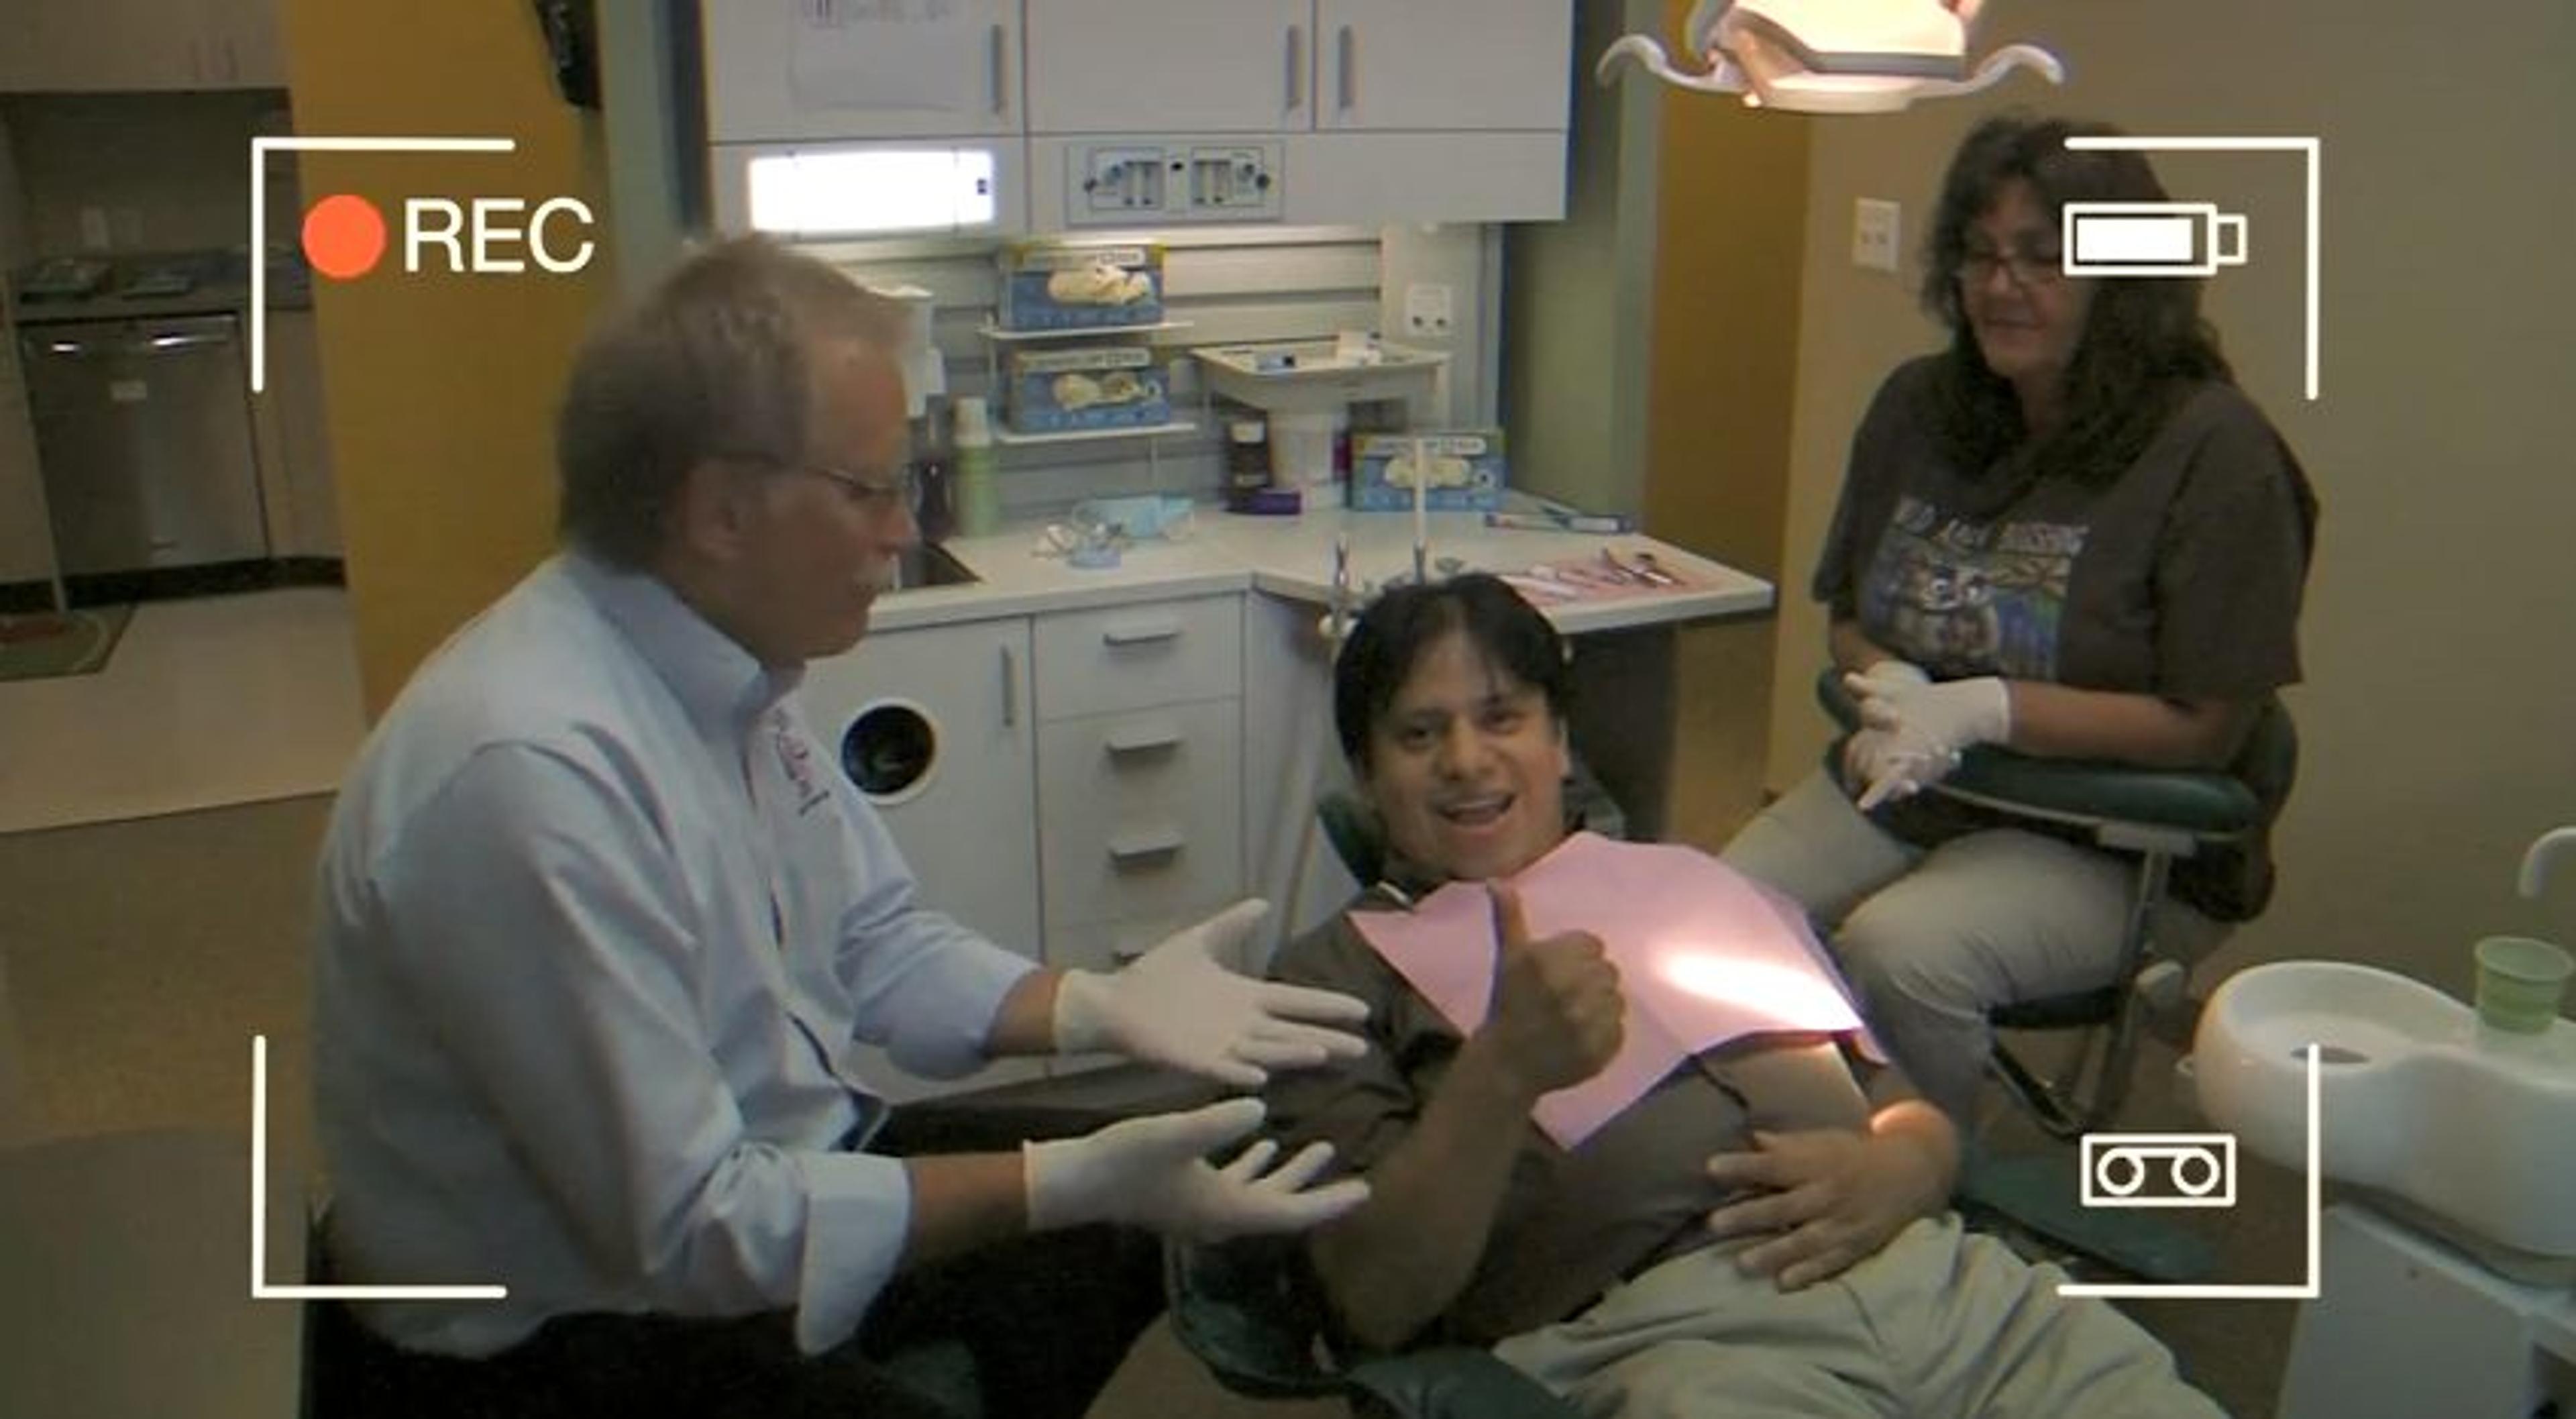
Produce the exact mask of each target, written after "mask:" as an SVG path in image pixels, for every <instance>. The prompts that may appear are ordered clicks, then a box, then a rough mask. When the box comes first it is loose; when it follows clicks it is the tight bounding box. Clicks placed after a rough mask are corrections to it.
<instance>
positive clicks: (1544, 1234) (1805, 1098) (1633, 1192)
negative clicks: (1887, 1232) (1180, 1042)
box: [1264, 895, 1870, 1345]
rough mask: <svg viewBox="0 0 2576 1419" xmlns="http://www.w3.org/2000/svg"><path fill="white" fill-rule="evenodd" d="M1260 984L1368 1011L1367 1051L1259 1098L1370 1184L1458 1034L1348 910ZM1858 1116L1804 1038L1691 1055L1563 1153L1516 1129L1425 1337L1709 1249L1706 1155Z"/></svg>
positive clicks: (1710, 1188) (1579, 1301)
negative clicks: (1472, 1242) (1760, 1133)
mask: <svg viewBox="0 0 2576 1419" xmlns="http://www.w3.org/2000/svg"><path fill="white" fill-rule="evenodd" d="M1362 905H1364V906H1367V907H1368V908H1369V909H1372V910H1376V909H1381V908H1388V907H1392V906H1394V905H1395V899H1394V898H1392V897H1388V896H1383V895H1373V896H1372V897H1370V898H1364V899H1363V901H1362ZM1271 974H1272V975H1273V976H1274V977H1276V978H1277V979H1280V980H1285V981H1292V982H1295V983H1297V984H1300V985H1312V986H1320V987H1322V988H1324V989H1327V990H1338V991H1342V992H1345V993H1348V994H1351V995H1355V996H1358V997H1359V998H1360V999H1362V1000H1365V1001H1367V1002H1368V1006H1369V1018H1368V1024H1367V1026H1366V1033H1367V1036H1368V1044H1369V1048H1368V1052H1367V1053H1366V1054H1365V1055H1363V1056H1362V1057H1360V1058H1358V1059H1356V1060H1351V1061H1336V1062H1334V1063H1332V1064H1329V1065H1326V1066H1324V1067H1322V1068H1319V1069H1305V1070H1286V1071H1282V1072H1280V1073H1278V1074H1276V1075H1274V1076H1272V1079H1271V1083H1270V1086H1269V1088H1268V1089H1267V1090H1266V1091H1265V1093H1264V1098H1265V1100H1266V1101H1267V1103H1268V1105H1269V1109H1270V1125H1271V1131H1272V1132H1273V1133H1274V1134H1275V1135H1277V1136H1278V1137H1279V1138H1280V1139H1281V1140H1282V1141H1283V1143H1284V1145H1285V1146H1286V1147H1287V1148H1288V1149H1289V1150H1291V1151H1293V1150H1294V1149H1295V1148H1298V1147H1302V1146H1304V1145H1305V1144H1307V1143H1310V1142H1313V1141H1316V1140H1318V1139H1321V1140H1323V1141H1325V1142H1328V1143H1331V1144H1332V1145H1333V1148H1334V1151H1335V1153H1336V1155H1337V1157H1338V1159H1339V1161H1340V1162H1341V1163H1342V1164H1343V1165H1344V1166H1345V1167H1346V1168H1347V1169H1348V1170H1350V1171H1352V1172H1356V1173H1362V1174H1365V1173H1367V1172H1368V1171H1369V1170H1370V1169H1372V1168H1374V1167H1376V1166H1377V1164H1378V1162H1379V1161H1380V1160H1381V1159H1383V1158H1385V1157H1386V1156H1387V1154H1388V1153H1390V1152H1392V1151H1393V1150H1394V1149H1395V1147H1396V1145H1397V1144H1399V1143H1401V1142H1403V1140H1404V1137H1405V1135H1406V1134H1407V1133H1408V1132H1409V1131H1410V1130H1411V1129H1412V1126H1413V1124H1414V1122H1415V1120H1417V1119H1418V1118H1420V1117H1421V1114H1422V1111H1423V1109H1424V1108H1425V1107H1426V1106H1427V1105H1428V1103H1429V1102H1430V1099H1431V1096H1432V1093H1433V1091H1435V1090H1436V1089H1438V1088H1439V1087H1440V1081H1441V1078H1442V1076H1443V1075H1445V1074H1446V1073H1447V1072H1448V1068H1449V1065H1450V1063H1451V1061H1452V1060H1454V1059H1455V1058H1456V1056H1457V1053H1458V1047H1459V1045H1460V1044H1461V1043H1462V1042H1463V1041H1462V1040H1461V1038H1460V1036H1459V1033H1458V1031H1456V1030H1455V1029H1453V1028H1451V1026H1450V1024H1449V1022H1448V1021H1447V1020H1445V1019H1443V1018H1442V1017H1441V1015H1440V1012H1439V1011H1438V1010H1437V1009H1435V1008H1434V1007H1433V1006H1432V1004H1431V1002H1429V1001H1428V1000H1425V999H1424V998H1423V997H1422V996H1421V995H1420V994H1419V993H1418V992H1416V991H1415V990H1414V989H1413V987H1412V985H1411V984H1410V983H1408V982H1407V981H1406V980H1405V979H1404V977H1403V976H1402V975H1400V974H1398V973H1397V971H1396V970H1395V968H1394V967H1393V966H1390V965H1388V964H1387V962H1386V959H1385V958H1384V957H1382V956H1380V955H1379V954H1378V953H1377V951H1376V949H1375V948H1374V947H1372V946H1370V945H1369V944H1368V941H1367V940H1366V939H1365V938H1363V937H1362V936H1361V935H1360V934H1359V932H1358V930H1357V929H1356V928H1354V927H1353V926H1351V925H1350V919H1349V916H1348V914H1347V913H1346V914H1344V915H1343V916H1341V917H1337V918H1335V919H1334V920H1333V921H1332V922H1330V923H1328V924H1326V925H1325V926H1323V927H1321V928H1319V929H1317V930H1316V931H1314V932H1311V933H1309V934H1308V935H1306V936H1305V937H1303V938H1301V939H1299V940H1297V941H1296V942H1293V943H1292V944H1290V945H1289V946H1288V948H1287V949H1286V950H1284V951H1282V952H1281V953H1280V955H1279V957H1278V959H1277V960H1275V961H1274V962H1273V963H1272V965H1271ZM1869 1112H1870V1109H1869V1104H1868V1101H1867V1099H1866V1097H1865V1096H1864V1095H1863V1093H1862V1091H1861V1088H1860V1085H1859V1084H1858V1083H1857V1082H1855V1080H1854V1078H1853V1074H1852V1069H1851V1067H1850V1066H1849V1065H1848V1064H1847V1063H1846V1062H1845V1060H1844V1056H1843V1054H1842V1052H1841V1050H1840V1049H1839V1048H1838V1047H1837V1046H1836V1044H1835V1043H1834V1042H1833V1041H1831V1040H1822V1041H1819V1040H1817V1039H1815V1038H1814V1037H1801V1038H1796V1039H1780V1038H1770V1039H1754V1040H1748V1041H1742V1042H1739V1043H1738V1044H1736V1045H1733V1046H1729V1047H1726V1048H1721V1049H1718V1050H1712V1051H1710V1052H1709V1053H1707V1054H1705V1055H1702V1056H1700V1057H1699V1058H1698V1059H1695V1060H1692V1061H1689V1062H1687V1063H1685V1064H1683V1065H1681V1066H1680V1067H1678V1068H1676V1069H1675V1070H1674V1071H1673V1072H1672V1073H1671V1074H1669V1075H1667V1076H1666V1077H1665V1078H1664V1079H1663V1080H1662V1082H1660V1083H1658V1084H1657V1085H1656V1086H1655V1087H1654V1088H1653V1089H1651V1090H1649V1091H1648V1092H1647V1094H1646V1095H1645V1097H1643V1098H1641V1099H1639V1100H1638V1101H1637V1102H1636V1103H1635V1104H1633V1105H1631V1106H1629V1107H1628V1109H1627V1110H1625V1111H1624V1112H1622V1113H1620V1114H1618V1115H1617V1116H1616V1117H1614V1118H1612V1119H1611V1120H1610V1121H1609V1122H1608V1123H1606V1124H1604V1125H1602V1127H1601V1128H1600V1130H1599V1131H1597V1132H1595V1133H1594V1134H1593V1135H1592V1136H1591V1137H1589V1138H1587V1139H1585V1140H1584V1141H1583V1144H1582V1146H1581V1147H1579V1148H1576V1149H1573V1150H1572V1151H1570V1152H1569V1151H1567V1150H1566V1149H1563V1148H1560V1147H1558V1146H1557V1145H1556V1143H1555V1142H1554V1141H1553V1140H1551V1139H1550V1138H1549V1137H1548V1136H1547V1134H1546V1133H1544V1132H1543V1131H1541V1130H1540V1129H1539V1128H1538V1126H1537V1125H1536V1124H1535V1123H1524V1124H1523V1125H1522V1130H1523V1137H1522V1141H1521V1147H1520V1152H1519V1154H1518V1156H1517V1157H1516V1158H1515V1159H1514V1160H1513V1164H1512V1175H1511V1179H1510V1181H1509V1183H1508V1184H1507V1185H1506V1187H1505V1191H1504V1195H1503V1202H1502V1207H1501V1210H1500V1212H1499V1213H1498V1214H1497V1216H1496V1218H1495V1222H1494V1228H1493V1231H1492V1232H1491V1233H1490V1234H1489V1235H1488V1236H1487V1237H1486V1240H1485V1250H1484V1254H1483V1256H1482V1257H1481V1258H1479V1260H1478V1261H1477V1264H1476V1269H1475V1272H1474V1274H1473V1275H1472V1276H1471V1277H1470V1278H1469V1280H1468V1282H1467V1285H1466V1288H1465V1289H1464V1290H1463V1291H1461V1292H1460V1293H1459V1295H1458V1297H1457V1298H1456V1299H1455V1300H1454V1301H1452V1302H1451V1303H1450V1306H1449V1309H1448V1310H1447V1311H1446V1312H1445V1313H1444V1314H1443V1315H1442V1317H1441V1318H1440V1320H1439V1321H1438V1322H1436V1323H1435V1324H1434V1326H1433V1327H1432V1329H1431V1331H1430V1332H1428V1333H1427V1335H1426V1337H1425V1338H1426V1339H1438V1340H1449V1341H1456V1342H1460V1343H1466V1344H1477V1345H1483V1344H1490V1343H1492V1342H1493V1341H1496V1340H1499V1339H1501V1338H1502V1337H1504V1336H1506V1335H1511V1334H1515V1333H1518V1332H1520V1331H1524V1330H1528V1329H1530V1328H1532V1327H1535V1326H1540V1325H1545V1324H1548V1323H1549V1322H1552V1321H1558V1320H1562V1319H1564V1318H1566V1317H1567V1316H1570V1315H1573V1314H1574V1313H1575V1312H1577V1311H1579V1310H1581V1309H1583V1308H1584V1307H1585V1306H1587V1305H1589V1304H1591V1303H1592V1301H1593V1300H1594V1299H1596V1298H1597V1297H1599V1296H1600V1294H1601V1293H1602V1292H1603V1291H1604V1290H1606V1289H1608V1287H1609V1286H1610V1284H1611V1283H1612V1282H1614V1281H1616V1280H1619V1279H1620V1278H1622V1277H1626V1276H1633V1275H1635V1274H1636V1273H1638V1272H1640V1271H1643V1270H1645V1269H1646V1268H1647V1267H1649V1266H1652V1265H1654V1264H1655V1263H1657V1262H1660V1261H1663V1260H1666V1259H1668V1258H1670V1257H1674V1256H1679V1255H1681V1254H1682V1253H1684V1252H1688V1251H1692V1250H1695V1249H1697V1248H1699V1247H1702V1246H1706V1245H1708V1244H1709V1243H1710V1242H1711V1241H1712V1240H1713V1238H1711V1236H1710V1235H1709V1232H1708V1229H1707V1227H1706V1225H1705V1223H1706V1219H1707V1216H1708V1214H1709V1212H1710V1211H1712V1210H1714V1209H1715V1208H1716V1207H1717V1206H1718V1205H1719V1204H1720V1203H1722V1202H1724V1201H1725V1200H1726V1196H1727V1195H1726V1194H1725V1193H1723V1192H1721V1191H1720V1190H1719V1189H1718V1188H1717V1187H1716V1185H1715V1184H1713V1183H1711V1182H1710V1181H1709V1178H1708V1175H1707V1172H1706V1165H1707V1162H1708V1159H1709V1157H1710V1155H1711V1154H1715V1153H1724V1152H1737V1151H1742V1150H1744V1149H1747V1148H1749V1147H1751V1146H1752V1144H1751V1130H1752V1129H1754V1128H1761V1129H1765V1130H1770V1129H1791V1128H1821V1127H1830V1126H1835V1125H1842V1126H1848V1127H1852V1128H1866V1127H1867V1126H1868V1119H1869Z"/></svg>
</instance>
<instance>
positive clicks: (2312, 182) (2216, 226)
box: [2064, 134, 2325, 403]
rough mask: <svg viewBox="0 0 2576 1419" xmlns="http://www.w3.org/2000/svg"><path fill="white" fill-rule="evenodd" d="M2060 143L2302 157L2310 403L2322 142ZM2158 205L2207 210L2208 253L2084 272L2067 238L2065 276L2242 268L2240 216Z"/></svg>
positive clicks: (2093, 139)
mask: <svg viewBox="0 0 2576 1419" xmlns="http://www.w3.org/2000/svg"><path fill="white" fill-rule="evenodd" d="M2066 146H2067V147H2068V148H2069V149H2070V150H2074V151H2086V150H2092V151H2100V150H2106V149H2125V150H2128V151H2132V152H2166V153H2300V154H2304V155H2305V156H2306V159H2307V163H2306V167H2307V178H2308V271H2307V275H2308V315H2307V359H2308V372H2307V385H2306V392H2307V396H2308V402H2310V403H2315V402H2316V399H2317V390H2318V384H2317V289H2318V280H2317V269H2318V267H2317V259H2318V258H2317V253H2318V249H2319V247H2320V245H2321V241H2320V238H2321V235H2322V232H2321V228H2322V227H2323V225H2324V212H2323V206H2324V202H2323V199H2322V197H2321V195H2320V191H2321V189H2320V186H2319V181H2318V176H2317V174H2318V169H2319V168H2320V167H2321V166H2322V165H2323V163H2324V156H2325V154H2324V149H2325V143H2324V141H2323V140H2322V139H2318V138H2313V137H2309V138H2297V137H2277V138H2264V137H2254V138H2191V137H2174V136H2160V137H2132V136H2130V135H2128V134H2120V135H2117V136H2083V137H2071V138H2068V139H2067V140H2066ZM2070 205H2072V204H2070ZM2097 205H2110V204H2097ZM2161 205H2162V207H2163V208H2165V209H2180V208H2184V207H2198V208H2201V209H2202V210H2204V211H2206V212H2207V213H2208V214H2209V221H2210V224H2211V241H2210V246H2209V249H2208V252H2207V254H2206V256H2205V257H2204V258H2203V259H2202V260H2201V261H2199V262H2197V263H2193V264H2188V265H2185V264H2167V265H2162V266H2161V268H2160V269H2151V268H2150V267H2149V266H2145V265H2130V266H2123V267H2120V268H2118V269H2116V270H2114V269H2109V268H2105V267H2100V266H2096V267H2094V268H2092V269H2089V270H2086V269H2079V268H2078V264H2077V257H2076V248H2075V244H2074V243H2073V242H2072V241H2070V242H2068V243H2066V246H2065V251H2066V256H2065V258H2064V259H2065V261H2066V266H2065V268H2064V269H2065V271H2066V274H2068V275H2070V276H2100V275H2115V274H2116V275H2140V276H2206V275H2208V274H2209V273H2210V272H2211V271H2212V270H2214V269H2215V268H2217V267H2219V266H2242V265H2244V264H2245V219H2244V218H2242V217H2237V216H2225V217H2222V216H2219V215H2218V214H2217V212H2216V209H2215V208H2209V207H2206V205H2205V204H2193V203H2169V204H2161ZM2074 221H2075V216H2074V214H2073V213H2069V214H2068V218H2067V222H2068V227H2067V230H2068V233H2069V234H2070V235H2072V233H2073V231H2074ZM2229 230H2232V231H2233V232H2234V234H2235V247H2234V250H2233V252H2232V253H2231V252H2229V251H2228V250H2227V249H2226V248H2225V247H2224V245H2223V244H2222V243H2223V241H2224V237H2223V232H2225V231H2229Z"/></svg>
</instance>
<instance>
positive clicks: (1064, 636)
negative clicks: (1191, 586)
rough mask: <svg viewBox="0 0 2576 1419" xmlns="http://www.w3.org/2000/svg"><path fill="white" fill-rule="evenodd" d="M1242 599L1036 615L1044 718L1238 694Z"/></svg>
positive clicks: (1210, 598) (1220, 598)
mask: <svg viewBox="0 0 2576 1419" xmlns="http://www.w3.org/2000/svg"><path fill="white" fill-rule="evenodd" d="M1242 636H1243V598H1242V597H1240V596H1236V595H1230V594H1229V595H1219V596H1202V597H1197V598H1194V599H1192V600H1187V601H1157V602H1151V603H1148V604H1143V605H1136V606H1117V607H1112V608H1110V609H1108V610H1105V611H1077V612H1067V613H1065V614H1062V615H1055V616H1046V617H1042V618H1040V620H1039V621H1038V627H1037V661H1038V707H1039V710H1040V712H1041V713H1043V714H1044V715H1045V716H1046V717H1047V718H1048V719H1051V720H1052V719H1065V718H1070V717H1073V716H1076V715H1089V714H1101V713H1105V712H1107V711H1111V710H1126V709H1139V708H1143V707H1145V706H1148V705H1159V704H1171V703H1179V702H1183V701H1189V700H1209V699H1218V698H1221V697H1230V696H1236V695H1240V694H1242V693H1243V649H1242Z"/></svg>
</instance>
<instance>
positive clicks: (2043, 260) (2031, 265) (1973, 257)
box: [1959, 246, 2066, 287]
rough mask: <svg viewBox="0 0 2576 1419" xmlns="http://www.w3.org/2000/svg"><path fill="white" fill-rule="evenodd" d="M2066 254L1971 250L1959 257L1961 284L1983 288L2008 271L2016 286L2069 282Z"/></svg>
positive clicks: (2047, 249) (2046, 250)
mask: <svg viewBox="0 0 2576 1419" xmlns="http://www.w3.org/2000/svg"><path fill="white" fill-rule="evenodd" d="M2065 261H2066V254H2065V252H2064V251H2062V250H2061V249H2059V248H2057V247H2054V246H2049V247H2042V248H2040V249H2039V250H2036V251H1990V250H1987V249H1986V248H1983V247H1975V246H1972V247H1969V248H1968V249H1967V250H1966V251H1965V252H1963V253H1961V254H1960V257H1959V282H1960V284H1962V285H1966V286H1982V285H1984V284H1986V283H1987V282H1988V281H1991V280H1993V279H1994V276H1995V273H1996V272H1997V271H2004V272H2008V273H2010V274H2011V276H2012V281H2013V284H2014V285H2016V286H2025V287H2027V286H2045V285H2051V284H2054V283H2056V282H2058V281H2062V280H2065V279H2066V266H2065Z"/></svg>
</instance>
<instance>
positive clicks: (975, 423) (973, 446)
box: [954, 394, 1002, 537]
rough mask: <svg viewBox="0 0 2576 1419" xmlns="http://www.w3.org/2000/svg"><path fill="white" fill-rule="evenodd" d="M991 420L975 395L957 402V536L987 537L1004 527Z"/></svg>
mask: <svg viewBox="0 0 2576 1419" xmlns="http://www.w3.org/2000/svg"><path fill="white" fill-rule="evenodd" d="M998 461H999V459H998V455H997V454H996V453H995V451H994V448H993V421H992V416H991V414H990V413H988V412H987V411H986V409H985V406H984V401H983V400H981V399H978V398H976V397H975V396H973V395H971V394H970V395H963V396H960V397H959V399H958V400H957V456H956V464H955V466H956V470H957V476H956V478H955V480H954V481H955V484H956V489H957V533H958V535H959V536H961V537H988V536H991V535H992V534H993V533H995V532H998V531H1000V530H1001V527H1002V489H1001V484H1000V481H999V478H998V476H997V475H998V471H999V470H998V469H997V468H996V467H995V464H996V463H997V462H998Z"/></svg>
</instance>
